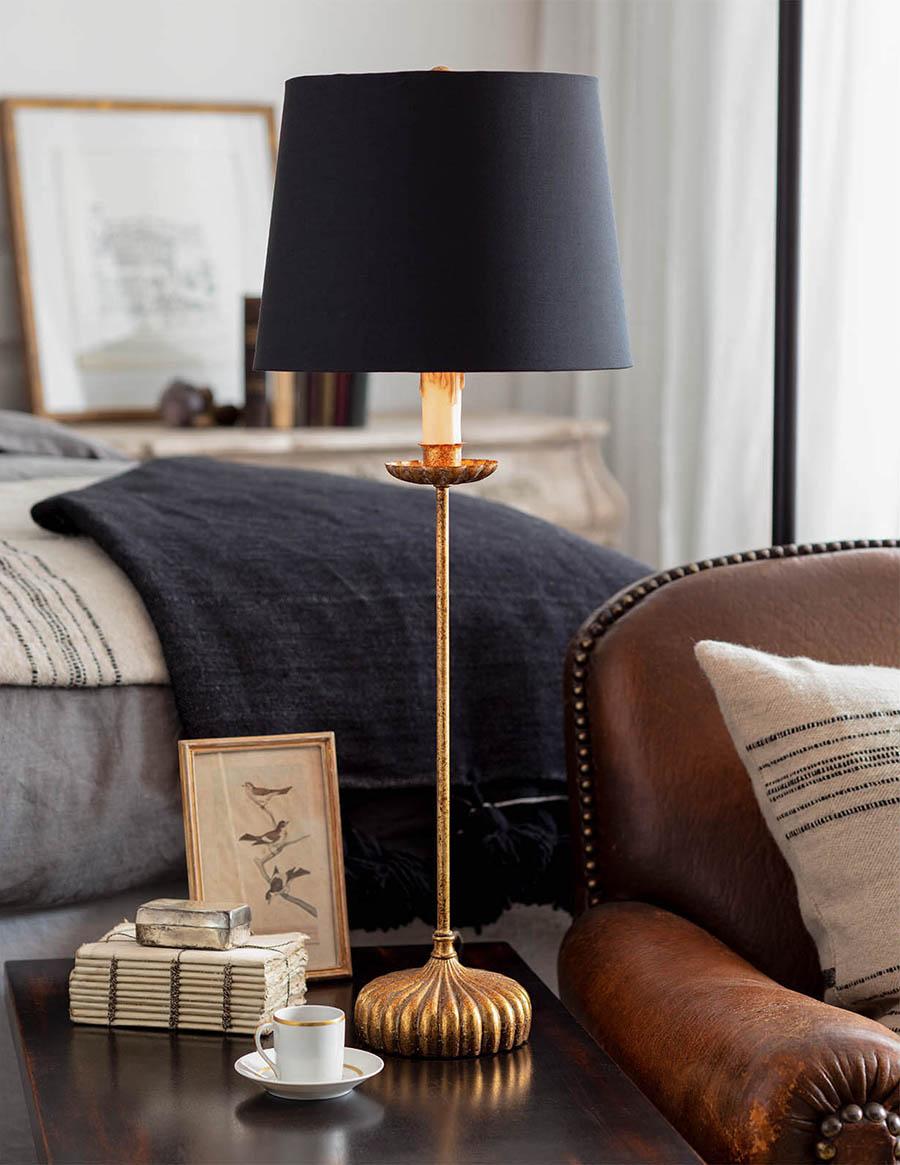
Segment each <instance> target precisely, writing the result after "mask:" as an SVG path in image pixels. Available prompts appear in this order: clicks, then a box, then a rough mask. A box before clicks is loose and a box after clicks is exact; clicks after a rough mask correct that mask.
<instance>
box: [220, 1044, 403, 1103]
mask: <svg viewBox="0 0 900 1165" xmlns="http://www.w3.org/2000/svg"><path fill="white" fill-rule="evenodd" d="M266 1051H267V1052H268V1048H267V1049H266ZM268 1054H269V1055H270V1056H271V1057H272V1060H273V1061H274V1062H275V1064H276V1065H277V1064H278V1056H277V1054H276V1053H275V1052H274V1051H273V1052H268ZM383 1067H384V1060H382V1058H381V1057H380V1056H376V1055H375V1053H374V1052H364V1051H363V1050H362V1048H344V1072H343V1076H342V1077H341V1079H340V1080H331V1081H328V1082H323V1083H317V1084H292V1083H291V1081H289V1080H279V1079H277V1077H276V1076H275V1074H274V1072H273V1071H272V1069H271V1068H270V1067H269V1065H268V1064H267V1063H266V1062H265V1060H264V1059H263V1058H262V1056H261V1055H260V1054H259V1052H248V1053H247V1055H246V1056H241V1058H240V1059H239V1060H236V1061H235V1064H234V1068H235V1071H236V1072H238V1073H240V1075H241V1076H245V1077H246V1078H247V1079H248V1080H252V1081H253V1083H254V1084H261V1085H262V1086H263V1088H265V1090H266V1092H269V1093H271V1094H272V1096H280V1097H281V1098H282V1099H283V1100H331V1099H332V1098H333V1097H335V1096H346V1095H347V1093H348V1092H352V1091H353V1089H354V1088H355V1087H356V1086H357V1084H362V1083H363V1081H365V1080H371V1079H372V1077H373V1076H377V1075H378V1073H379V1072H380V1071H381V1069H382V1068H383Z"/></svg>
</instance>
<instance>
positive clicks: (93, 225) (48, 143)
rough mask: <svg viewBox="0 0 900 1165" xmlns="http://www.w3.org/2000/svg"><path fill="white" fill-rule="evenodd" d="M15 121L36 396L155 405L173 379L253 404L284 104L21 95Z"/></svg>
mask: <svg viewBox="0 0 900 1165" xmlns="http://www.w3.org/2000/svg"><path fill="white" fill-rule="evenodd" d="M2 129H3V153H4V165H5V170H6V176H7V183H8V195H9V205H10V214H11V223H12V237H13V247H14V250H15V258H16V272H17V281H18V289H19V306H20V314H21V319H22V332H23V339H24V345H25V362H26V369H27V375H28V385H29V391H30V396H31V405H32V409H33V411H34V412H36V413H40V414H42V415H44V416H51V417H55V418H56V419H58V420H76V419H82V420H88V419H90V420H113V419H126V418H137V417H141V416H148V417H149V416H154V415H155V412H156V405H157V402H158V400H159V397H160V394H161V393H162V390H163V389H164V388H165V386H166V385H167V384H168V383H169V381H171V380H173V379H181V380H187V381H189V382H191V383H194V384H202V385H208V386H209V387H210V388H212V390H213V392H214V393H215V397H216V401H217V403H218V404H234V405H240V404H242V403H243V395H244V388H243V379H244V369H243V350H244V319H243V311H244V296H245V295H258V294H259V290H260V288H261V286H262V276H263V265H264V262H265V253H266V237H267V233H268V225H269V211H270V206H271V199H272V182H273V175H274V157H275V119H274V114H273V111H272V108H271V107H270V106H265V105H216V104H198V103H181V102H138V101H62V100H55V99H49V98H48V99H43V98H14V99H9V100H7V101H4V102H3V103H2Z"/></svg>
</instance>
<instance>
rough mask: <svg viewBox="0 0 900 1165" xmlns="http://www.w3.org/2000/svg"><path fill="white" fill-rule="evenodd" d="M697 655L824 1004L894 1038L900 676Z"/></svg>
mask: <svg viewBox="0 0 900 1165" xmlns="http://www.w3.org/2000/svg"><path fill="white" fill-rule="evenodd" d="M695 653H696V656H697V659H698V661H699V663H700V666H701V667H702V668H703V670H704V672H705V673H706V675H707V677H708V679H709V681H710V683H711V684H712V686H713V688H714V690H715V693H716V697H717V699H718V701H719V708H720V709H721V711H722V715H723V716H724V718H725V723H726V724H727V725H728V730H729V732H730V733H731V738H732V740H733V741H734V745H735V748H736V749H737V751H738V754H739V756H740V758H741V760H742V761H743V763H744V766H745V767H746V769H747V772H748V773H749V775H750V780H751V783H752V785H753V791H754V793H755V794H756V799H757V801H758V802H759V806H760V809H761V810H762V814H763V817H764V818H765V820H766V824H767V825H768V827H769V829H770V830H771V832H772V835H773V836H774V838H775V840H776V841H777V843H778V845H779V848H780V849H781V852H782V853H783V854H784V857H785V859H786V861H787V863H788V865H789V866H790V868H791V870H792V872H793V874H794V878H795V880H796V883H797V892H798V898H799V902H800V910H801V912H802V914H803V921H804V922H805V924H806V927H807V929H808V930H809V932H810V934H811V935H812V937H813V939H814V940H815V943H816V946H817V948H818V952H819V959H820V962H821V966H822V972H823V975H824V980H825V987H826V992H825V998H826V1000H827V1001H828V1002H829V1003H834V1004H837V1005H838V1006H840V1007H847V1008H850V1009H851V1010H853V1011H858V1012H861V1013H863V1014H865V1015H868V1016H871V1017H872V1018H873V1019H877V1020H879V1021H880V1022H881V1023H883V1024H884V1025H885V1026H886V1027H889V1028H890V1029H891V1030H892V1031H894V1032H897V1033H898V1034H900V671H898V670H896V669H894V668H886V667H874V666H864V665H863V666H838V665H835V664H829V663H819V662H817V661H815V660H811V659H803V658H798V659H785V658H782V657H780V656H776V655H768V654H766V653H765V652H762V651H754V650H752V649H751V648H748V647H738V646H736V645H735V644H732V643H717V642H714V641H711V640H706V641H704V642H702V643H698V644H697V646H696V648H695Z"/></svg>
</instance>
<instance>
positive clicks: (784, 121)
mask: <svg viewBox="0 0 900 1165" xmlns="http://www.w3.org/2000/svg"><path fill="white" fill-rule="evenodd" d="M802 59H803V0H779V4H778V172H777V178H776V195H775V201H776V211H775V412H774V429H773V450H772V452H773V465H772V541H773V542H774V543H775V545H780V544H782V543H786V542H793V541H794V538H795V536H796V534H795V525H796V504H797V339H798V336H797V332H798V324H799V290H800V108H801V107H800V103H801V72H802Z"/></svg>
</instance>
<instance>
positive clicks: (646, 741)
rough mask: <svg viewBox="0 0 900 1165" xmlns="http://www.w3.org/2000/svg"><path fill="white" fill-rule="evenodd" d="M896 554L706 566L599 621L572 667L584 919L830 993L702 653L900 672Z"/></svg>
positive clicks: (668, 576) (795, 551) (650, 587)
mask: <svg viewBox="0 0 900 1165" xmlns="http://www.w3.org/2000/svg"><path fill="white" fill-rule="evenodd" d="M897 546H898V543H897V542H883V543H874V542H871V543H868V542H861V543H831V544H829V545H828V546H825V545H823V544H819V545H816V546H801V547H794V546H792V547H786V548H780V547H779V548H776V549H773V550H762V551H755V552H750V553H747V554H742V555H733V556H732V557H731V558H728V559H716V560H715V561H707V562H702V563H693V564H692V565H691V566H689V567H680V568H678V569H677V570H674V571H668V572H664V573H662V574H660V575H655V576H652V577H650V578H648V579H644V580H642V581H641V582H639V583H637V584H635V585H633V586H631V587H629V588H628V589H627V590H626V591H623V592H621V593H620V594H619V595H617V596H616V597H615V598H613V599H612V600H610V601H609V602H608V603H607V604H605V605H604V606H603V607H601V608H600V610H599V611H597V612H595V614H594V615H593V616H592V617H591V618H590V619H589V620H588V621H587V622H586V623H585V624H584V626H583V627H582V630H581V632H580V633H579V635H578V637H577V638H576V639H575V641H574V642H573V644H572V647H571V649H570V652H569V657H568V663H567V670H566V706H567V715H566V721H567V737H568V742H567V743H568V754H569V780H570V789H571V793H572V797H571V800H572V805H573V813H574V816H573V822H574V829H573V842H574V847H575V858H576V866H577V877H578V890H579V904H580V906H581V907H584V906H588V905H594V904H596V903H597V902H600V901H604V900H611V899H612V900H629V899H634V900H640V901H643V902H648V903H652V904H655V905H659V906H662V907H665V908H666V909H668V910H671V911H674V912H675V913H677V914H680V915H682V916H684V917H686V918H688V919H690V920H691V921H692V922H695V923H697V924H698V925H700V926H702V927H704V928H705V929H706V930H708V931H710V932H711V933H712V934H714V935H716V936H717V937H718V938H720V939H721V940H722V941H723V942H725V943H726V944H727V945H728V946H730V947H731V948H732V949H733V950H735V951H737V952H738V953H739V954H741V955H743V956H744V958H746V959H747V960H749V961H750V962H751V963H752V964H753V965H754V966H756V967H758V968H759V969H760V970H762V971H764V972H765V973H766V974H768V975H770V976H771V977H772V978H774V979H776V980H778V981H779V982H781V983H783V984H784V985H786V986H789V987H792V988H794V989H796V990H799V991H803V992H805V993H806V994H810V995H817V996H820V995H821V986H820V981H819V969H818V961H817V958H816V951H815V947H814V945H813V942H812V939H811V938H810V936H809V934H808V932H807V931H806V929H805V927H804V926H803V923H802V921H801V917H800V911H799V908H798V905H797V894H796V889H795V886H794V881H793V876H792V875H791V873H790V870H789V869H788V867H787V865H786V863H785V861H784V859H783V858H782V857H781V854H780V852H779V850H778V848H777V846H776V844H775V842H774V841H773V839H772V837H771V836H770V834H769V832H768V830H767V828H766V826H765V823H764V822H763V819H762V816H761V814H760V812H759V809H758V807H757V805H756V801H755V799H754V796H753V792H752V789H751V787H750V782H749V779H748V777H747V775H746V773H745V770H744V767H743V765H742V763H741V761H740V758H739V757H738V755H737V752H736V751H735V749H734V747H733V745H732V743H731V739H730V737H729V735H728V731H727V729H726V727H725V724H724V722H723V720H722V717H721V714H720V713H719V709H718V705H717V703H716V698H715V695H714V694H713V691H712V688H711V687H710V685H709V683H708V682H707V680H706V678H705V676H704V675H703V673H702V672H701V670H700V667H699V665H698V664H697V662H696V660H695V658H694V655H693V647H694V644H695V643H696V642H698V640H701V639H719V640H724V641H726V642H729V643H740V644H744V645H746V646H749V647H756V648H760V649H761V650H763V651H769V652H773V653H775V654H778V655H786V656H794V655H805V656H809V657H811V658H813V659H819V660H825V661H827V662H830V663H873V664H881V665H886V666H892V667H900V551H898V549H897ZM659 957H660V959H665V958H666V952H665V951H660V952H659Z"/></svg>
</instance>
